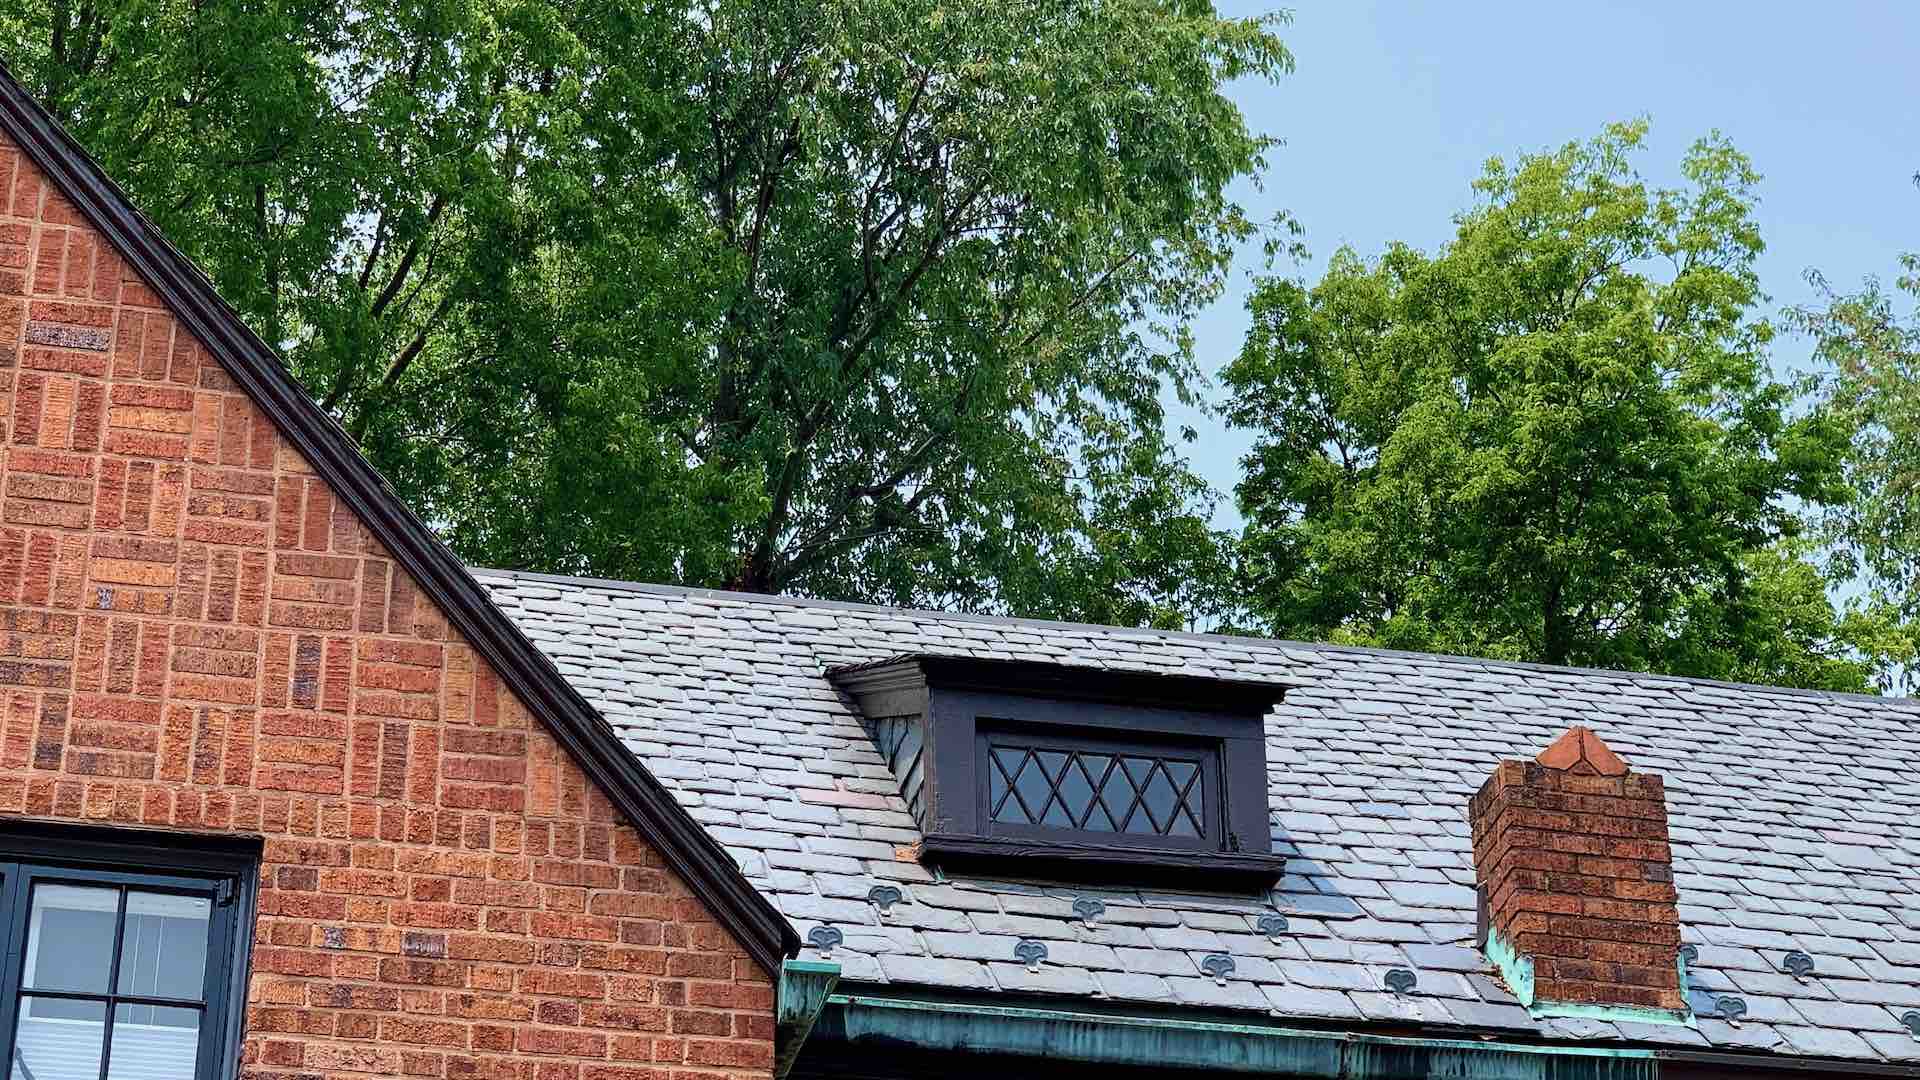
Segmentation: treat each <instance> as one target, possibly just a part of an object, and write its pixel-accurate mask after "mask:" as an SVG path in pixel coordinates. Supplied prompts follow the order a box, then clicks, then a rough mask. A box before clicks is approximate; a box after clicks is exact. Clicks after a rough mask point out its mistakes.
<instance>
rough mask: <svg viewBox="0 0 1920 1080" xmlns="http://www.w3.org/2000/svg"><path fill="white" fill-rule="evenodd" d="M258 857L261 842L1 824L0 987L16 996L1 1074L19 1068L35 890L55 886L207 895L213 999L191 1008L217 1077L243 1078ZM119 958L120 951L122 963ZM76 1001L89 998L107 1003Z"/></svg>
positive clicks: (0, 1024)
mask: <svg viewBox="0 0 1920 1080" xmlns="http://www.w3.org/2000/svg"><path fill="white" fill-rule="evenodd" d="M260 852H261V844H260V841H259V840H258V839H257V838H251V837H232V836H209V835H201V834H187V833H168V832H160V831H148V830H138V829H108V828H99V827H94V826H79V825H65V824H52V823H45V822H34V821H25V820H15V821H5V822H0V865H3V866H4V867H5V870H4V871H0V873H4V875H5V879H4V881H0V957H4V967H0V987H13V988H14V990H15V992H13V993H8V994H5V995H4V1000H0V1052H4V1054H5V1055H6V1057H7V1060H6V1061H5V1062H4V1063H3V1065H4V1068H5V1069H7V1070H9V1071H10V1070H11V1068H12V1061H11V1055H12V1049H13V1040H14V1037H15V1031H14V1027H15V1023H16V1021H17V1018H18V1012H19V1008H20V1001H21V998H22V997H23V995H22V994H20V993H19V992H18V989H19V987H20V986H21V984H22V982H23V981H24V976H25V966H26V945H27V942H26V940H25V933H26V923H27V920H28V919H29V917H30V902H31V901H30V898H31V884H32V883H33V882H35V881H45V880H56V881H61V882H73V883H80V882H97V883H100V884H104V885H121V886H126V885H131V886H138V887H143V888H146V889H150V890H153V891H157V892H167V893H173V894H175V895H200V896H206V897H208V898H209V899H211V900H212V901H213V903H214V910H215V912H217V913H218V915H219V917H217V918H215V919H213V920H211V922H210V924H209V927H208V934H209V940H208V943H207V950H208V989H207V1000H206V1001H205V1002H204V1004H203V1003H200V1002H195V1003H194V1005H195V1007H196V1008H201V1009H203V1012H202V1027H203V1030H202V1032H201V1036H200V1038H201V1042H200V1046H201V1049H200V1053H199V1060H201V1061H204V1062H207V1063H208V1064H210V1065H211V1067H212V1072H211V1074H210V1075H211V1077H214V1078H218V1080H232V1078H234V1077H237V1076H238V1075H239V1067H240V1044H241V1040H242V1037H243V1035H244V1029H245V1027H246V1024H245V1012H246V1001H247V980H248V977H249V974H250V970H249V969H250V962H251V958H252V954H253V924H254V912H255V907H256V901H257V897H258V889H259V877H260V874H259V867H260ZM123 896H124V894H123ZM122 903H123V905H124V900H123V901H122ZM118 951H119V950H118V949H117V948H116V949H115V950H114V953H115V956H116V963H117V954H118ZM108 989H109V990H110V991H117V990H118V987H117V986H112V985H110V986H109V988H108ZM44 996H50V997H58V996H66V995H63V994H59V993H55V994H48V995H44ZM76 996H77V997H81V998H86V999H89V1000H92V999H97V998H99V997H101V996H102V995H98V994H80V995H76ZM109 996H110V997H111V998H112V999H113V1000H115V1001H120V1000H123V999H124V1000H126V1001H127V1002H128V1003H131V1004H159V1005H165V1004H167V1003H168V1002H167V1001H166V1000H165V999H161V998H151V997H146V996H144V995H138V994H119V993H117V992H115V993H112V994H110V995H109ZM195 1080H201V1078H200V1077H196V1078H195Z"/></svg>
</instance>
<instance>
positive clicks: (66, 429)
mask: <svg viewBox="0 0 1920 1080" xmlns="http://www.w3.org/2000/svg"><path fill="white" fill-rule="evenodd" d="M0 403H4V407H0V435H3V436H4V444H5V451H4V459H3V462H0V814H4V815H26V816H28V817H33V818H40V819H58V820H69V821H88V822H96V823H103V824H120V825H128V826H149V827H157V828H166V829H173V830H197V831H223V832H240V833H250V834H258V835H262V836H264V837H265V838H266V839H265V852H266V857H265V866H264V868H263V872H262V881H261V891H260V906H259V913H258V923H257V927H256V945H255V948H254V952H253V976H252V983H251V988H250V991H249V998H248V1009H247V1033H246V1043H245V1061H246V1062H247V1066H246V1071H247V1075H249V1076H255V1077H262V1078H265V1077H275V1076H287V1077H293V1076H299V1077H303V1078H305V1077H347V1076H364V1075H366V1074H369V1073H371V1074H376V1075H381V1076H423V1077H447V1078H502V1080H504V1078H514V1080H641V1078H646V1080H659V1078H662V1077H665V1076H669V1075H671V1076H706V1075H721V1074H727V1075H766V1074H767V1073H768V1071H769V1064H770V1062H771V1060H772V1026H773V1024H772V990H771V988H770V986H769V984H768V981H767V979H766V977H765V976H764V974H763V973H762V972H761V971H760V970H759V969H758V968H757V967H756V966H755V965H754V964H753V962H752V961H751V960H749V959H748V958H747V956H746V955H745V954H744V952H743V951H742V949H741V948H740V947H739V945H738V944H737V943H736V942H735V941H733V940H732V939H731V938H730V937H729V935H728V934H727V933H726V932H725V931H723V930H722V929H721V928H720V927H719V926H718V925H716V924H715V922H714V920H713V919H712V917H711V916H710V915H709V913H708V912H707V911H706V910H705V909H704V908H703V906H702V904H701V902H700V900H699V899H698V898H697V897H695V896H693V895H691V894H690V893H689V891H688V889H687V888H686V887H685V885H684V884H683V883H682V882H680V881H679V880H677V879H676V878H675V877H674V876H673V875H672V874H670V873H669V872H668V871H666V870H665V869H663V866H662V863H661V860H660V858H659V857H658V855H657V854H656V852H655V851H653V850H652V849H651V848H650V847H649V846H648V844H647V843H645V842H644V841H643V840H641V839H640V838H639V836H638V835H637V834H636V833H635V832H634V831H633V830H632V829H631V828H629V827H627V826H626V825H624V824H622V823H621V822H620V821H619V820H618V819H617V817H616V815H615V813H614V812H613V810H612V809H611V807H610V805H609V803H608V801H607V799H606V798H605V797H604V796H603V795H602V794H601V793H600V792H598V791H597V790H595V789H594V788H592V787H591V786H590V785H589V784H588V782H587V781H586V780H585V778H584V776H583V775H582V773H581V772H580V770H579V769H577V768H576V767H575V766H574V765H573V763H572V762H571V761H570V760H569V759H568V758H567V757H566V756H565V755H564V753H563V752H562V751H561V750H560V749H559V748H558V746H557V745H556V744H555V743H554V741H553V740H552V739H551V738H550V737H549V736H548V734H547V733H546V732H545V731H543V730H542V729H541V727H540V725H539V722H538V721H536V720H535V719H534V718H533V717H532V716H530V714H529V713H528V711H527V710H526V709H525V708H524V707H523V706H522V704H521V703H520V702H519V701H518V700H517V699H516V698H515V697H514V695H513V694H512V693H511V692H510V691H509V690H507V689H506V688H504V687H503V686H501V684H500V681H499V680H498V679H497V678H496V677H495V676H494V674H493V672H492V671H491V670H490V669H489V668H488V667H487V666H486V664H485V663H484V662H482V661H480V660H478V659H477V658H476V657H475V655H474V653H473V651H472V650H471V649H470V648H468V647H467V645H465V644H464V643H463V642H462V641H461V640H460V639H459V638H458V636H457V635H455V634H454V633H452V632H450V631H449V629H448V626H447V622H446V619H445V618H444V617H443V616H442V614H441V613H440V612H439V611H437V610H435V609H434V607H433V605H432V604H431V603H429V602H428V601H427V600H426V599H425V598H424V597H422V596H421V595H420V594H419V592H418V590H417V589H416V588H415V587H414V584H413V582H412V581H411V580H410V579H409V578H408V577H407V576H406V575H405V574H404V573H403V572H401V571H399V570H398V569H396V567H395V566H394V564H393V563H392V561H391V560H390V559H389V558H388V556H387V553H386V552H384V551H383V550H381V548H380V546H379V545H378V544H377V543H375V542H374V541H373V540H372V539H371V538H370V537H369V536H368V534H367V532H366V530H365V529H364V528H363V527H362V526H361V524H360V522H359V521H357V520H356V519H355V518H354V517H353V516H351V515H350V514H348V513H347V512H346V511H344V510H342V509H341V508H340V507H339V506H338V505H336V503H335V501H334V498H333V495H332V493H331V492H330V491H329V490H328V488H327V486H326V485H325V484H324V483H322V482H321V481H320V480H319V479H318V478H317V477H315V476H314V475H313V474H312V473H311V471H310V470H309V469H308V467H307V465H306V464H305V462H303V461H302V460H301V459H300V458H299V457H298V456H297V455H296V454H294V453H293V452H292V451H290V450H289V448H288V446H287V444H286V443H285V442H284V441H283V440H282V439H281V438H280V437H279V435H278V433H277V432H276V431H275V430H274V428H273V427H272V425H271V424H270V423H269V422H268V421H267V420H266V419H265V418H264V417H263V416H262V415H261V413H260V412H259V411H258V410H257V409H255V408H254V406H253V405H252V403H251V402H250V401H249V400H248V399H247V398H246V397H244V396H243V395H241V394H239V393H237V392H236V391H235V388H234V386H233V384H232V383H231V382H230V380H229V379H228V378H227V376H226V375H225V373H224V372H223V371H222V370H221V369H220V367H219V366H218V365H217V364H216V363H215V362H214V361H213V360H212V359H211V358H210V357H209V356H208V355H207V354H206V353H205V352H204V351H203V350H202V348H201V347H200V346H199V345H198V344H196V342H195V341H194V340H193V339H192V338H191V337H190V336H189V335H188V334H187V333H186V332H185V331H184V330H183V329H182V328H181V326H180V325H179V324H178V323H177V322H176V321H175V320H174V318H172V317H171V316H170V315H169V313H168V312H167V311H166V310H164V309H163V308H162V307H161V306H160V304H159V301H158V300H157V298H156V297H155V295H154V293H153V292H152V291H150V290H149V289H148V288H146V287H145V286H144V285H142V284H141V282H139V281H138V280H136V279H135V278H134V277H133V276H132V275H130V274H129V272H128V271H127V270H126V268H125V267H124V266H123V264H122V263H121V261H120V260H119V259H118V258H117V257H116V255H115V253H114V252H113V251H111V250H109V249H108V247H107V246H106V245H105V244H104V243H103V242H102V240H101V239H100V238H99V237H98V236H97V235H96V234H95V233H94V232H93V230H91V229H90V228H88V227H87V226H86V225H85V223H84V221H83V220H82V218H81V217H80V216H79V215H78V214H77V213H76V212H75V210H74V209H73V207H72V206H71V205H69V204H68V203H67V202H66V201H65V200H64V199H63V198H62V197H61V196H60V195H59V194H58V193H57V192H54V191H52V190H51V189H50V188H49V186H48V185H47V184H46V183H45V182H44V180H43V178H42V177H41V176H40V174H39V173H38V172H37V170H35V168H34V167H33V166H32V165H31V164H30V163H29V162H28V161H27V160H26V159H25V157H24V156H23V155H22V154H20V153H19V152H18V150H17V148H16V147H14V146H13V145H12V144H10V143H7V142H5V141H4V137H3V136H0Z"/></svg>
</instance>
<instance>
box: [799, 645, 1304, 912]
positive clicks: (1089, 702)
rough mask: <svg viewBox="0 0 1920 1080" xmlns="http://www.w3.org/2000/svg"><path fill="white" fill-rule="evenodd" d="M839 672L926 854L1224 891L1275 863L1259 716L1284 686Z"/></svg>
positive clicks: (947, 670)
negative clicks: (897, 784)
mask: <svg viewBox="0 0 1920 1080" xmlns="http://www.w3.org/2000/svg"><path fill="white" fill-rule="evenodd" d="M829 675H830V677H831V678H832V679H833V680H834V682H835V684H836V685H838V686H839V687H840V688H841V689H842V690H844V691H846V692H847V693H848V694H849V695H850V696H851V697H852V698H853V699H854V700H855V701H856V702H857V703H858V705H859V706H860V709H861V711H862V713H863V714H864V715H865V717H866V719H867V726H868V729H869V731H870V732H871V734H872V735H873V738H874V744H875V748H876V749H877V750H879V751H880V753H881V757H882V759H883V760H884V761H885V762H886V763H887V765H888V767H889V768H890V769H891V770H892V771H893V773H894V775H895V778H896V779H898V780H899V782H900V785H901V794H902V796H903V797H904V798H906V800H907V802H908V807H909V809H910V811H911V812H912V813H913V815H914V817H915V819H916V820H918V821H919V823H920V825H921V829H922V832H923V840H922V844H921V851H922V853H923V855H924V856H925V857H926V858H928V859H929V860H933V861H940V862H952V863H958V862H992V861H996V860H997V861H999V862H1000V863H1001V864H1002V866H1003V868H1004V869H1006V870H1008V871H1010V872H1012V871H1017V872H1018V873H1020V874H1021V876H1027V877H1060V878H1065V877H1073V878H1085V877H1105V878H1114V877H1118V878H1121V879H1123V880H1128V881H1140V882H1144V881H1147V880H1149V879H1152V878H1155V877H1163V878H1167V879H1171V880H1177V881H1179V882H1181V883H1183V884H1192V885H1209V884H1210V885H1217V886H1222V887H1229V888H1239V887H1252V888H1264V887H1266V886H1268V885H1271V884H1272V883H1273V881H1274V879H1275V878H1277V877H1278V876H1279V869H1280V866H1281V864H1282V862H1283V860H1282V859H1279V858H1276V857H1275V856H1274V855H1273V853H1272V852H1273V847H1272V831H1271V825H1270V822H1269V814H1268V811H1267V770H1266V737H1265V736H1266V728H1265V723H1266V715H1267V713H1268V712H1269V711H1270V710H1271V709H1272V708H1273V705H1274V704H1275V703H1276V702H1277V701H1279V700H1280V696H1281V694H1282V693H1283V691H1284V687H1281V686H1276V685H1273V684H1269V683H1251V682H1242V681H1237V680H1228V679H1215V678H1196V677H1192V676H1183V675H1160V674H1152V673H1141V672H1115V671H1108V670H1103V669H1089V668H1075V667H1069V666H1064V665H1056V664H1046V663H1035V662H1030V661H1013V660H980V659H973V658H959V657H937V656H907V657H897V658H894V659H891V660H887V661H882V662H879V663H874V664H863V665H859V666H856V667H849V668H840V669H837V670H835V671H833V672H830V673H829ZM1012 856H1018V862H1014V861H1011V859H1010V857H1012Z"/></svg>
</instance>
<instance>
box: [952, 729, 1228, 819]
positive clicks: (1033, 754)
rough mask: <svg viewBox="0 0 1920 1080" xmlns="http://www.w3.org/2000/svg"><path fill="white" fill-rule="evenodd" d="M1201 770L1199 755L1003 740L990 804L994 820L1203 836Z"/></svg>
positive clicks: (990, 781) (992, 772) (992, 766)
mask: <svg viewBox="0 0 1920 1080" xmlns="http://www.w3.org/2000/svg"><path fill="white" fill-rule="evenodd" d="M1201 777H1202V770H1201V768H1200V765H1199V763H1198V762H1196V761H1193V760H1191V759H1183V758H1159V757H1147V756H1144V755H1138V754H1111V753H1096V752H1093V751H1084V750H1056V749H1051V748H1033V749H1028V748H1025V747H1009V746H995V747H993V748H992V750H991V752H990V754H989V763H988V766H987V805H988V806H989V808H990V812H989V816H990V817H991V818H992V820H994V821H997V822H1002V823H1007V824H1014V825H1034V824H1039V825H1047V826H1050V827H1053V828H1060V829H1083V830H1086V831H1089V832H1121V833H1129V834H1132V835H1136V836H1172V837H1181V838H1186V839H1199V838H1203V837H1204V836H1205V835H1206V828H1205V826H1204V825H1203V824H1202V823H1203V822H1204V821H1205V820H1206V814H1205V811H1204V809H1203V808H1204V807H1205V805H1206V802H1205V800H1206V791H1205V788H1204V786H1203V784H1202V781H1201Z"/></svg>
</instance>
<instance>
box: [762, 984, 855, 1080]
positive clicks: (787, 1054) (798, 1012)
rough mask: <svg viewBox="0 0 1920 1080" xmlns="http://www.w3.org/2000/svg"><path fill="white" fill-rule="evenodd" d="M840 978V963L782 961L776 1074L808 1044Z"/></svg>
mask: <svg viewBox="0 0 1920 1080" xmlns="http://www.w3.org/2000/svg"><path fill="white" fill-rule="evenodd" d="M839 982H840V965H839V964H834V963H828V962H826V961H822V960H788V961H786V962H785V963H783V964H781V965H780V986H779V988H778V993H777V995H776V996H775V998H774V1014H773V1021H774V1033H775V1039H774V1043H775V1046H774V1061H773V1075H774V1076H776V1077H782V1076H785V1075H787V1071H788V1070H789V1069H792V1068H793V1062H794V1059H795V1058H797V1057H799V1056H800V1048H801V1047H802V1046H804V1045H806V1041H807V1036H808V1035H810V1034H812V1032H813V1025H814V1024H815V1022H817V1021H818V1020H819V1019H820V1011H821V1010H822V1009H824V1008H826V1007H827V998H828V995H830V994H832V993H833V988H834V987H835V986H836V985H838V984H839Z"/></svg>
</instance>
